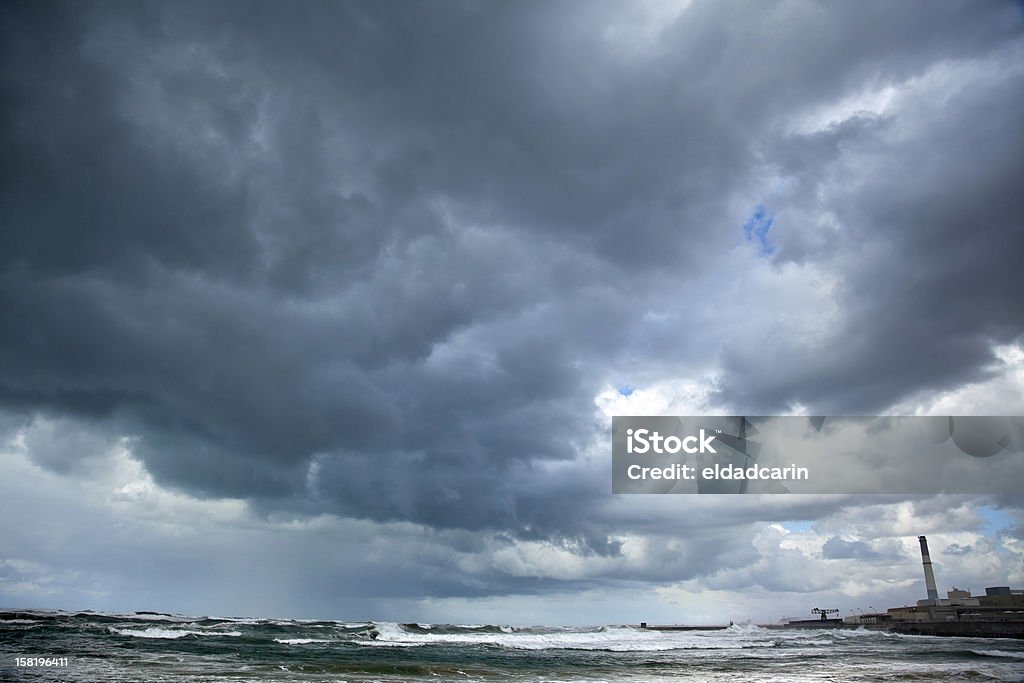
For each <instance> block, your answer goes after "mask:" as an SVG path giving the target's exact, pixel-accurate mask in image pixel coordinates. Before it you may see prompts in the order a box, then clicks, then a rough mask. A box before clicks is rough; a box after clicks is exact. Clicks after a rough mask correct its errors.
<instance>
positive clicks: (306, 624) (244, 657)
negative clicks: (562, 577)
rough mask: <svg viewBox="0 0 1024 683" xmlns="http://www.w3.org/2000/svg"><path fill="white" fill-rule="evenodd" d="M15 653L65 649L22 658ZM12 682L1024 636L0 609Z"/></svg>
mask: <svg viewBox="0 0 1024 683" xmlns="http://www.w3.org/2000/svg"><path fill="white" fill-rule="evenodd" d="M16 657H59V658H67V663H66V665H63V662H61V664H62V665H61V666H50V667H39V666H18V665H17V661H16ZM0 680H5V681H7V680H9V681H74V682H76V683H80V682H86V681H89V682H93V681H96V682H101V681H157V682H159V681H206V682H213V681H218V682H223V681H231V682H234V683H241V682H243V681H261V682H262V681H281V682H286V681H332V682H335V681H351V682H356V681H501V682H518V681H532V682H541V681H572V682H580V683H582V682H585V681H593V682H596V681H609V682H611V681H652V682H656V681H762V682H765V681H779V682H782V681H880V680H886V681H890V680H894V681H935V680H940V681H945V680H958V681H1022V680H1024V642H1022V641H1015V640H994V639H983V638H933V637H927V636H899V635H892V634H884V633H877V632H869V631H862V630H859V631H777V630H766V629H761V628H757V627H745V626H735V627H731V628H729V629H726V630H721V631H697V632H658V631H651V630H641V629H638V628H631V627H628V626H601V627H594V628H553V627H552V628H549V627H533V628H511V627H507V626H487V625H469V626H453V625H429V624H394V623H387V622H367V623H349V622H343V621H295V620H276V619H236V618H213V617H185V616H168V615H154V614H143V615H139V614H135V615H111V614H97V613H89V612H87V613H76V614H71V613H63V612H58V613H54V612H32V613H29V614H18V615H13V614H11V613H7V614H3V613H0Z"/></svg>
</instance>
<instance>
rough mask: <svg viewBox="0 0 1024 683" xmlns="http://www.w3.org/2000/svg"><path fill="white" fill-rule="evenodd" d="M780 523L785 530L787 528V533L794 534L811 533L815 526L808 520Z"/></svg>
mask: <svg viewBox="0 0 1024 683" xmlns="http://www.w3.org/2000/svg"><path fill="white" fill-rule="evenodd" d="M780 523H781V524H782V526H783V528H785V529H786V530H787V531H792V532H801V531H810V530H811V528H812V526H813V522H810V521H807V520H790V521H788V522H780Z"/></svg>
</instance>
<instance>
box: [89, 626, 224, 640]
mask: <svg viewBox="0 0 1024 683" xmlns="http://www.w3.org/2000/svg"><path fill="white" fill-rule="evenodd" d="M107 630H108V631H110V632H111V633H114V634H117V635H119V636H128V637H131V638H158V639H164V640H174V639H177V638H184V637H185V636H216V637H220V636H227V637H231V638H235V637H238V636H241V635H242V634H241V633H240V632H239V631H193V630H190V629H170V628H158V627H152V628H145V629H134V628H114V627H113V626H111V627H109V628H108V629H107Z"/></svg>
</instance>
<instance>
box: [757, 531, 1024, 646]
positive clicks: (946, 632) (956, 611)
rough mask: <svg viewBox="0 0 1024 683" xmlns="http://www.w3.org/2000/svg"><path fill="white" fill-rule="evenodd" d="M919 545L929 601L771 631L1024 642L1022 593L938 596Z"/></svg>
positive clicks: (1005, 589)
mask: <svg viewBox="0 0 1024 683" xmlns="http://www.w3.org/2000/svg"><path fill="white" fill-rule="evenodd" d="M917 540H918V543H919V544H920V546H921V565H922V567H923V569H924V586H925V592H926V595H927V596H928V597H926V598H925V599H923V600H918V601H917V604H916V605H913V606H904V607H890V608H889V609H887V610H886V611H885V612H870V613H864V614H857V615H854V616H849V617H846V618H844V619H838V618H828V614H831V613H835V612H836V611H837V610H834V609H820V608H815V609H814V610H812V612H814V613H815V614H818V615H820V617H819V618H816V619H790V620H787V621H785V622H784V623H783V624H781V625H772V626H771V627H772V628H798V629H820V628H866V629H871V630H879V631H893V632H896V633H905V634H912V635H930V636H962V637H978V638H1024V590H1021V589H1011V588H1010V587H1009V586H990V587H988V588H986V589H985V594H984V595H971V592H970V591H969V590H962V589H960V588H956V587H955V586H954V587H953V589H952V590H950V591H948V592H947V593H946V597H945V598H940V597H939V591H938V588H937V587H936V583H935V571H934V569H933V568H932V558H931V554H930V553H929V552H928V539H927V538H925V537H924V536H918V537H917Z"/></svg>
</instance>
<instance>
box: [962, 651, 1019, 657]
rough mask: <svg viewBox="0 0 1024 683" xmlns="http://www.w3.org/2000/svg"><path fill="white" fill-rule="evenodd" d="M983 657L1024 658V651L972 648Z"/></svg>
mask: <svg viewBox="0 0 1024 683" xmlns="http://www.w3.org/2000/svg"><path fill="white" fill-rule="evenodd" d="M971 652H973V653H974V654H976V655H981V656H982V657H1007V658H1009V659H1024V652H1009V651H1007V650H971Z"/></svg>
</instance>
